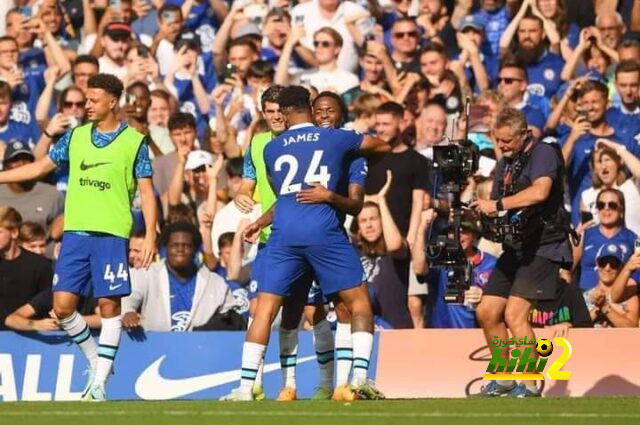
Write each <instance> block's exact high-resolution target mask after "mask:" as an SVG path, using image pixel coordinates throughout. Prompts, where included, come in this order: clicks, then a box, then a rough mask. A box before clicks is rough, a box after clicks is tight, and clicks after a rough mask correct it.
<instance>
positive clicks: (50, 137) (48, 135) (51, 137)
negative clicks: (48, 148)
mask: <svg viewBox="0 0 640 425" xmlns="http://www.w3.org/2000/svg"><path fill="white" fill-rule="evenodd" d="M42 134H44V135H45V136H47V137H48V138H49V139H53V136H52V135H50V134H49V133H48V132H47V129H46V128H45V129H44V130H42Z"/></svg>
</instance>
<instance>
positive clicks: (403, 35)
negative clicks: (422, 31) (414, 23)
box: [393, 31, 418, 38]
mask: <svg viewBox="0 0 640 425" xmlns="http://www.w3.org/2000/svg"><path fill="white" fill-rule="evenodd" d="M393 37H394V38H418V31H404V32H395V33H393Z"/></svg>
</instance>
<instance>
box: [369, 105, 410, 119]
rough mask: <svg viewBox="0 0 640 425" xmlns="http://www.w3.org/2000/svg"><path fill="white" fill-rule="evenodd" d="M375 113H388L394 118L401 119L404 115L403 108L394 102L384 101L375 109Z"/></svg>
mask: <svg viewBox="0 0 640 425" xmlns="http://www.w3.org/2000/svg"><path fill="white" fill-rule="evenodd" d="M376 114H377V115H383V114H390V115H392V116H393V117H394V118H399V119H402V117H404V108H403V107H402V105H400V104H399V103H396V102H385V103H383V104H382V105H380V106H379V107H378V110H376Z"/></svg>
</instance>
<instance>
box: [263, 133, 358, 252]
mask: <svg viewBox="0 0 640 425" xmlns="http://www.w3.org/2000/svg"><path fill="white" fill-rule="evenodd" d="M363 137H364V136H363V135H362V134H360V133H357V132H353V131H345V130H337V129H332V128H320V127H315V126H313V125H311V124H301V125H296V126H293V127H291V128H290V129H289V130H288V131H286V132H284V133H282V134H281V135H279V136H278V137H276V138H275V139H273V140H272V141H271V142H269V143H268V144H267V146H266V148H265V151H264V159H265V165H266V167H267V174H268V175H269V176H270V177H271V181H272V183H273V187H274V190H275V192H276V196H277V202H276V207H275V208H276V209H275V216H274V220H273V233H272V234H271V238H270V240H269V242H270V243H271V244H274V245H280V246H308V245H321V244H330V243H334V242H347V238H346V234H345V231H344V227H343V226H342V223H341V222H342V220H341V215H340V213H339V212H338V211H337V210H336V209H335V208H334V207H333V206H331V205H330V204H328V203H320V204H302V203H300V202H298V201H297V199H296V194H297V193H298V192H299V191H300V190H302V189H306V188H309V187H310V186H309V183H313V182H318V183H320V184H322V185H323V186H324V187H326V188H327V189H329V190H330V191H332V192H338V191H339V190H338V187H339V184H340V182H341V181H343V180H344V179H345V178H346V176H347V174H348V173H349V165H350V161H351V159H352V154H353V153H354V152H355V151H357V150H358V149H359V148H360V145H361V144H362V140H363Z"/></svg>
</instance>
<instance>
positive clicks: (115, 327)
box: [95, 316, 122, 384]
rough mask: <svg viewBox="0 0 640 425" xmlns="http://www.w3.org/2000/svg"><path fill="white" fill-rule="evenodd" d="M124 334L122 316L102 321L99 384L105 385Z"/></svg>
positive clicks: (99, 348)
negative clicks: (121, 336)
mask: <svg viewBox="0 0 640 425" xmlns="http://www.w3.org/2000/svg"><path fill="white" fill-rule="evenodd" d="M121 334H122V316H115V317H110V318H108V319H105V318H103V319H102V329H101V330H100V338H99V340H98V366H97V368H96V379H95V382H96V383H97V384H104V383H105V382H106V381H107V378H108V377H109V375H110V374H111V370H112V369H113V361H114V360H115V358H116V354H117V352H118V347H119V346H120V335H121Z"/></svg>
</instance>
